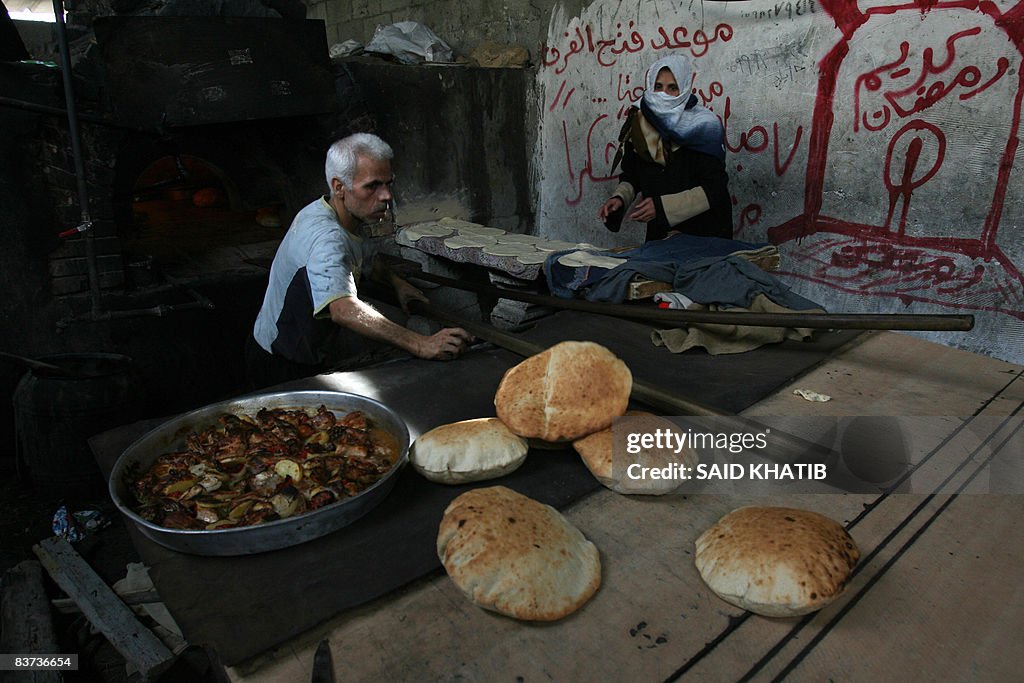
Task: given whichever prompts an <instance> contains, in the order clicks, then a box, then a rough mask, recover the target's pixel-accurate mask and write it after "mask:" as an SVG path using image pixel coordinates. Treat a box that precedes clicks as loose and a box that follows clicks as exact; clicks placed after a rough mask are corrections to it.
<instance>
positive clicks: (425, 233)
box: [402, 223, 455, 242]
mask: <svg viewBox="0 0 1024 683" xmlns="http://www.w3.org/2000/svg"><path fill="white" fill-rule="evenodd" d="M454 232H455V230H454V229H452V228H449V227H446V226H443V225H438V224H437V223H423V224H421V225H409V226H406V227H405V228H402V234H403V235H405V237H406V239H408V240H409V241H410V242H415V241H416V240H418V239H419V238H421V237H447V236H448V235H451V234H452V233H454Z"/></svg>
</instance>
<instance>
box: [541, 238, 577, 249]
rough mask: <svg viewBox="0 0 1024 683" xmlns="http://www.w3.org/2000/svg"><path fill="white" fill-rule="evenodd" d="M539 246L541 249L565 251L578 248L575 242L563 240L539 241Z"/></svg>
mask: <svg viewBox="0 0 1024 683" xmlns="http://www.w3.org/2000/svg"><path fill="white" fill-rule="evenodd" d="M537 248H538V249H540V250H541V251H565V250H567V249H574V248H576V243H575V242H562V241H560V240H544V241H543V242H537Z"/></svg>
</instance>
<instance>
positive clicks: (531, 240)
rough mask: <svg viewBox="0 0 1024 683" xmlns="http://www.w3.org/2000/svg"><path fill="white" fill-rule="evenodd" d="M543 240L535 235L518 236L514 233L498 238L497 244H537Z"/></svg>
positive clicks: (507, 233)
mask: <svg viewBox="0 0 1024 683" xmlns="http://www.w3.org/2000/svg"><path fill="white" fill-rule="evenodd" d="M542 239H543V238H542V237H537V236H536V235H520V234H519V233H515V232H506V233H505V234H504V235H502V236H501V237H499V238H498V244H516V243H518V244H537V242H540V241H541V240H542Z"/></svg>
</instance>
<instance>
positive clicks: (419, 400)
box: [90, 312, 855, 665]
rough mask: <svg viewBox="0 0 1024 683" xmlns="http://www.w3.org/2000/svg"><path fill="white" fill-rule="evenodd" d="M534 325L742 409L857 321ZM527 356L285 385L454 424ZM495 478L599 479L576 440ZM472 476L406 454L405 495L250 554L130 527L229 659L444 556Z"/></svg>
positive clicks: (532, 485) (474, 355) (485, 406)
mask: <svg viewBox="0 0 1024 683" xmlns="http://www.w3.org/2000/svg"><path fill="white" fill-rule="evenodd" d="M524 336H526V337H527V338H529V339H531V340H532V341H534V342H538V343H541V344H544V345H550V344H553V343H556V342H557V341H561V340H565V339H593V340H596V341H599V342H601V343H603V344H605V345H606V346H608V347H609V348H610V349H612V350H613V351H614V352H615V353H617V354H618V355H619V356H620V357H622V358H623V359H624V360H625V361H626V362H627V364H629V365H630V367H631V369H632V370H633V372H634V375H635V376H636V377H637V378H638V379H644V380H645V381H648V382H651V383H655V384H658V385H660V386H665V387H667V388H669V389H674V390H677V391H679V392H680V393H683V394H686V395H691V396H700V398H701V400H703V401H705V402H708V403H712V404H715V405H717V406H719V407H721V408H723V409H726V410H729V411H736V412H738V411H739V410H742V409H743V408H745V407H746V406H748V405H750V404H751V403H753V402H754V401H756V400H758V399H759V398H761V397H763V396H765V395H767V394H768V393H770V392H771V391H774V390H775V389H777V388H778V387H779V386H781V385H783V384H785V383H787V382H789V381H790V380H791V379H792V378H793V377H795V376H798V375H799V374H800V373H801V372H804V371H806V370H807V369H808V368H810V367H813V366H814V365H816V364H817V363H819V362H821V361H822V360H824V359H826V358H827V357H828V356H829V354H830V353H831V352H832V351H834V350H835V349H836V348H837V347H838V346H839V345H840V344H841V343H843V342H844V341H847V340H849V339H851V338H852V337H853V336H855V335H854V334H852V333H842V334H831V333H830V334H827V335H824V336H823V339H822V341H819V342H814V343H809V344H798V343H795V342H787V343H784V344H780V345H777V346H774V347H764V348H762V349H758V350H756V351H753V352H750V353H747V354H742V355H738V356H734V357H710V356H707V355H706V354H704V353H702V352H694V353H687V354H680V355H673V354H671V353H670V352H668V351H667V350H666V349H664V348H656V347H654V346H653V344H651V342H650V339H649V328H648V327H647V326H645V325H641V324H637V323H630V322H625V321H622V320H617V319H613V318H608V317H603V316H592V315H586V314H579V313H568V312H566V313H560V314H558V315H555V316H552V317H550V318H547V319H545V320H544V321H542V322H541V323H540V324H539V325H538V326H537V327H535V328H534V329H532V330H530V331H529V332H528V333H526V334H525V335H524ZM519 360H521V359H520V358H519V357H518V356H516V355H514V354H512V353H510V352H507V351H504V350H500V349H494V348H489V347H484V348H477V349H473V350H471V351H470V352H468V353H467V354H466V355H465V356H464V357H463V358H462V359H460V360H458V361H456V362H453V363H437V362H428V361H419V360H408V361H399V362H394V363H390V364H385V365H382V366H378V367H375V368H370V369H367V370H363V371H357V372H344V373H335V374H331V375H322V376H319V377H313V378H309V379H306V380H301V381H298V382H293V383H289V384H286V385H281V387H279V388H280V389H331V390H339V391H349V392H352V393H357V394H362V395H366V396H369V397H371V398H375V399H377V400H379V401H382V402H383V403H385V404H387V405H389V406H391V407H392V408H394V409H395V410H396V411H397V412H398V413H399V414H400V415H401V416H402V417H403V419H405V420H406V422H407V424H408V425H409V428H410V432H411V433H412V437H413V438H415V437H416V436H417V435H419V434H420V433H423V432H424V431H427V430H428V429H431V428H433V427H435V426H437V425H440V424H445V423H448V422H453V421H457V420H462V419H469V418H475V417H484V416H491V415H493V414H494V406H493V396H494V391H495V389H496V388H497V385H498V382H499V381H500V379H501V376H502V375H503V374H504V372H505V371H506V370H507V369H508V368H510V367H512V366H513V365H515V364H516V363H518V362H519ZM275 389H278V388H275ZM158 422H159V421H153V420H150V421H144V422H141V423H136V424H133V425H127V426H124V427H121V428H119V429H116V430H112V431H110V432H107V433H105V434H101V435H99V436H97V437H94V438H93V439H92V440H91V441H90V445H91V446H92V448H93V451H94V453H95V455H96V458H97V460H98V462H99V463H100V466H101V469H103V470H104V472H109V471H110V469H111V467H112V466H113V463H114V461H115V460H116V459H117V457H118V456H119V455H120V453H121V451H122V450H123V449H124V447H125V446H127V445H128V444H129V443H131V442H132V441H133V440H134V439H136V438H138V437H139V436H141V435H142V434H143V433H145V432H146V431H147V430H148V429H150V428H152V427H153V426H155V424H157V423H158ZM495 483H501V484H503V485H506V486H510V487H511V488H515V489H517V490H520V491H521V492H523V493H526V494H528V495H531V496H533V497H535V498H537V499H539V500H542V501H543V502H546V503H549V504H552V505H555V506H556V507H561V506H564V505H566V504H568V503H570V502H572V501H573V500H576V499H578V498H579V497H581V496H583V495H585V494H586V493H588V492H589V491H592V490H593V489H594V488H596V486H597V484H596V482H595V480H594V479H593V477H591V476H590V475H589V473H588V472H587V471H586V469H585V468H584V467H583V466H582V464H581V463H580V462H579V459H578V457H577V456H576V455H575V454H574V453H573V452H572V451H571V449H569V450H564V451H542V452H534V453H531V456H530V457H529V458H527V464H526V465H524V467H523V468H521V469H520V470H519V471H517V472H516V473H514V474H513V475H510V476H508V477H505V478H503V479H502V480H501V481H500V482H495ZM466 488H468V487H444V486H440V485H436V484H431V483H429V482H427V481H426V480H424V479H422V478H421V477H419V476H418V475H417V474H415V472H414V471H413V470H412V468H406V470H405V471H404V472H403V473H402V475H401V476H400V477H399V480H398V483H397V485H396V487H395V490H394V491H393V492H392V493H391V495H390V496H389V497H388V498H387V499H386V500H385V501H384V502H383V503H382V504H381V505H380V506H379V507H377V508H376V509H375V510H373V511H371V512H370V513H369V514H368V515H367V516H366V517H363V518H362V519H360V520H358V521H357V522H356V523H355V524H353V525H351V526H349V527H347V528H345V529H342V530H340V531H338V532H335V533H332V534H329V535H328V536H325V537H322V538H320V539H316V540H314V541H311V542H308V543H304V544H302V545H299V546H295V547H292V548H286V549H283V550H278V551H274V552H269V553H261V554H258V555H250V556H241V557H198V556H190V555H185V554H181V553H178V552H175V551H171V550H167V549H165V548H163V547H161V546H159V545H157V544H155V543H153V542H152V541H150V540H149V539H148V538H146V537H144V536H142V535H141V534H140V533H139V532H138V531H137V530H136V529H135V528H134V526H133V525H129V530H130V533H131V536H132V540H133V542H134V543H135V545H136V547H137V549H138V550H139V554H140V556H141V557H142V559H143V560H144V561H145V563H146V564H147V565H148V566H149V567H150V568H151V575H152V577H153V580H154V583H155V584H156V587H157V589H158V590H159V592H160V594H161V597H162V598H163V600H164V601H165V603H166V604H167V606H168V608H169V609H170V610H171V612H172V614H173V615H174V617H175V618H176V619H177V620H178V622H179V624H180V625H181V626H182V629H183V631H184V633H185V636H186V638H187V639H188V640H189V642H191V643H193V644H207V645H211V646H212V647H214V648H215V649H216V650H217V651H218V652H219V654H220V656H221V658H222V660H223V661H224V662H225V663H226V664H228V665H234V664H238V663H240V662H243V661H245V660H249V659H250V658H252V657H254V656H256V655H258V654H260V653H262V652H265V651H267V650H270V649H272V648H274V647H276V646H278V645H280V644H281V643H283V642H285V641H287V640H288V639H290V638H293V637H294V636H296V635H298V634H300V633H302V632H304V631H307V630H309V629H311V628H313V627H315V626H316V625H317V624H319V623H321V622H324V621H326V620H328V619H330V618H331V617H333V616H334V615H336V614H337V613H339V612H342V611H343V610H345V609H347V608H351V607H353V606H355V605H358V604H361V603H364V602H366V601H369V600H372V599H373V598H375V597H378V596H381V595H383V594H385V593H388V592H390V591H392V590H394V589H395V588H398V587H400V586H402V585H404V584H406V583H408V582H409V581H411V580H414V579H416V578H418V577H420V576H423V575H425V574H429V573H430V572H432V571H435V570H437V569H438V567H439V563H438V561H437V558H436V555H435V551H434V542H435V536H436V529H437V524H438V522H439V520H440V516H441V514H442V512H443V510H444V508H445V507H446V506H447V503H448V502H449V501H450V500H451V499H452V498H454V497H455V496H457V495H458V494H459V493H461V492H462V491H464V490H466Z"/></svg>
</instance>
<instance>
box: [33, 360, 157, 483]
mask: <svg viewBox="0 0 1024 683" xmlns="http://www.w3.org/2000/svg"><path fill="white" fill-rule="evenodd" d="M43 360H45V361H46V362H48V363H51V364H53V365H57V366H60V367H61V368H63V369H64V371H61V370H50V369H46V368H33V369H32V370H30V371H29V372H27V373H26V374H25V375H24V376H23V377H22V378H21V381H20V382H19V383H18V386H17V387H16V388H15V390H14V395H13V403H14V424H15V438H16V442H17V446H18V454H19V460H20V462H19V468H20V467H21V466H22V465H24V466H25V468H27V474H28V479H29V480H30V481H31V482H32V484H33V486H34V487H35V488H36V489H37V490H39V491H41V492H42V491H45V492H46V493H47V494H52V495H54V496H57V497H65V498H69V499H73V500H79V501H82V500H85V499H88V498H91V497H96V496H102V495H103V493H104V491H105V489H106V483H105V481H104V479H103V477H102V475H101V474H100V470H99V467H98V466H97V464H96V461H95V459H94V458H93V455H92V452H91V450H90V449H89V443H88V439H89V437H91V436H94V435H96V434H99V433H101V432H104V431H107V430H109V429H112V428H114V427H117V426H120V425H123V424H126V423H129V422H134V421H135V420H138V419H139V418H140V417H142V412H143V411H142V396H143V393H142V390H141V386H140V383H139V380H138V377H137V376H136V374H135V371H134V368H133V365H132V359H131V358H129V357H128V356H123V355H119V354H112V353H69V354H58V355H53V356H47V357H45V358H44V359H43Z"/></svg>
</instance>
